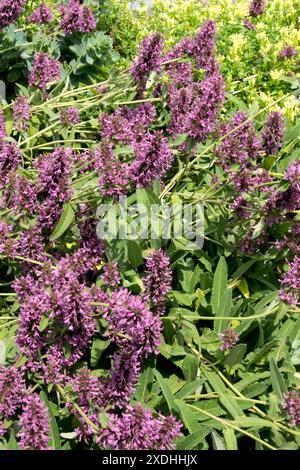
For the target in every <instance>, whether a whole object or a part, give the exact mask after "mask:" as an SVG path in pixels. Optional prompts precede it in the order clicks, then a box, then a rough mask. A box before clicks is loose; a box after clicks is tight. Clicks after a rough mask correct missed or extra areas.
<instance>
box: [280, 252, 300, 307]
mask: <svg viewBox="0 0 300 470" xmlns="http://www.w3.org/2000/svg"><path fill="white" fill-rule="evenodd" d="M279 296H280V298H281V300H283V301H284V302H286V303H288V304H290V305H292V306H294V307H297V306H298V305H299V304H300V257H299V256H295V258H294V259H293V261H292V262H291V263H290V265H289V270H288V271H287V272H286V273H285V275H284V276H283V278H282V279H281V289H280V293H279Z"/></svg>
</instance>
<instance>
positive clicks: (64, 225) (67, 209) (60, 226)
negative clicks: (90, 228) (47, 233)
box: [50, 202, 75, 241]
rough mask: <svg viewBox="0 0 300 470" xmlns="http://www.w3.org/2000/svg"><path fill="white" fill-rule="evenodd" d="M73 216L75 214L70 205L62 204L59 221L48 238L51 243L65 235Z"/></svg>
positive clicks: (67, 203)
mask: <svg viewBox="0 0 300 470" xmlns="http://www.w3.org/2000/svg"><path fill="white" fill-rule="evenodd" d="M74 215H75V212H74V209H73V207H72V205H71V204H70V203H69V202H66V203H65V204H64V208H63V212H62V214H61V216H60V219H59V221H58V223H57V225H56V227H55V229H54V231H53V233H52V235H51V237H50V240H51V241H55V240H57V239H58V238H60V237H61V236H62V235H63V234H64V233H65V231H66V230H68V228H69V227H70V225H71V224H72V222H73V220H74Z"/></svg>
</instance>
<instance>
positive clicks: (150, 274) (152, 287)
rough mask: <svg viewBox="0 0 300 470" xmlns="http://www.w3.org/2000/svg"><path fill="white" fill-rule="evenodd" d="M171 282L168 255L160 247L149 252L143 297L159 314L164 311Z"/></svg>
mask: <svg viewBox="0 0 300 470" xmlns="http://www.w3.org/2000/svg"><path fill="white" fill-rule="evenodd" d="M171 284H172V271H171V270H170V260H169V257H168V256H167V255H166V254H165V252H164V251H163V250H162V249H160V250H155V251H152V252H150V254H149V255H148V256H147V258H146V277H145V279H144V286H145V298H146V300H148V301H150V302H151V303H152V304H153V307H154V311H155V312H157V313H158V314H160V315H163V314H164V312H165V305H164V302H165V298H166V295H167V293H168V292H169V290H170V289H171Z"/></svg>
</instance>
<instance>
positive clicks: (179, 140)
mask: <svg viewBox="0 0 300 470" xmlns="http://www.w3.org/2000/svg"><path fill="white" fill-rule="evenodd" d="M187 137H188V135H187V134H180V135H179V136H178V137H177V138H176V139H175V140H174V142H173V143H172V147H179V145H181V144H183V143H184V142H185V141H186V139H187Z"/></svg>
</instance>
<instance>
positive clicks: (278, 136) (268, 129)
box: [261, 112, 285, 155]
mask: <svg viewBox="0 0 300 470" xmlns="http://www.w3.org/2000/svg"><path fill="white" fill-rule="evenodd" d="M284 131H285V128H284V118H283V115H282V114H281V113H279V112H274V113H270V114H269V117H268V120H267V122H266V124H265V127H264V129H263V132H262V136H261V145H262V149H263V150H264V151H265V152H266V154H267V155H275V154H276V153H277V152H278V150H279V149H280V148H281V146H282V143H283V136H284Z"/></svg>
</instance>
